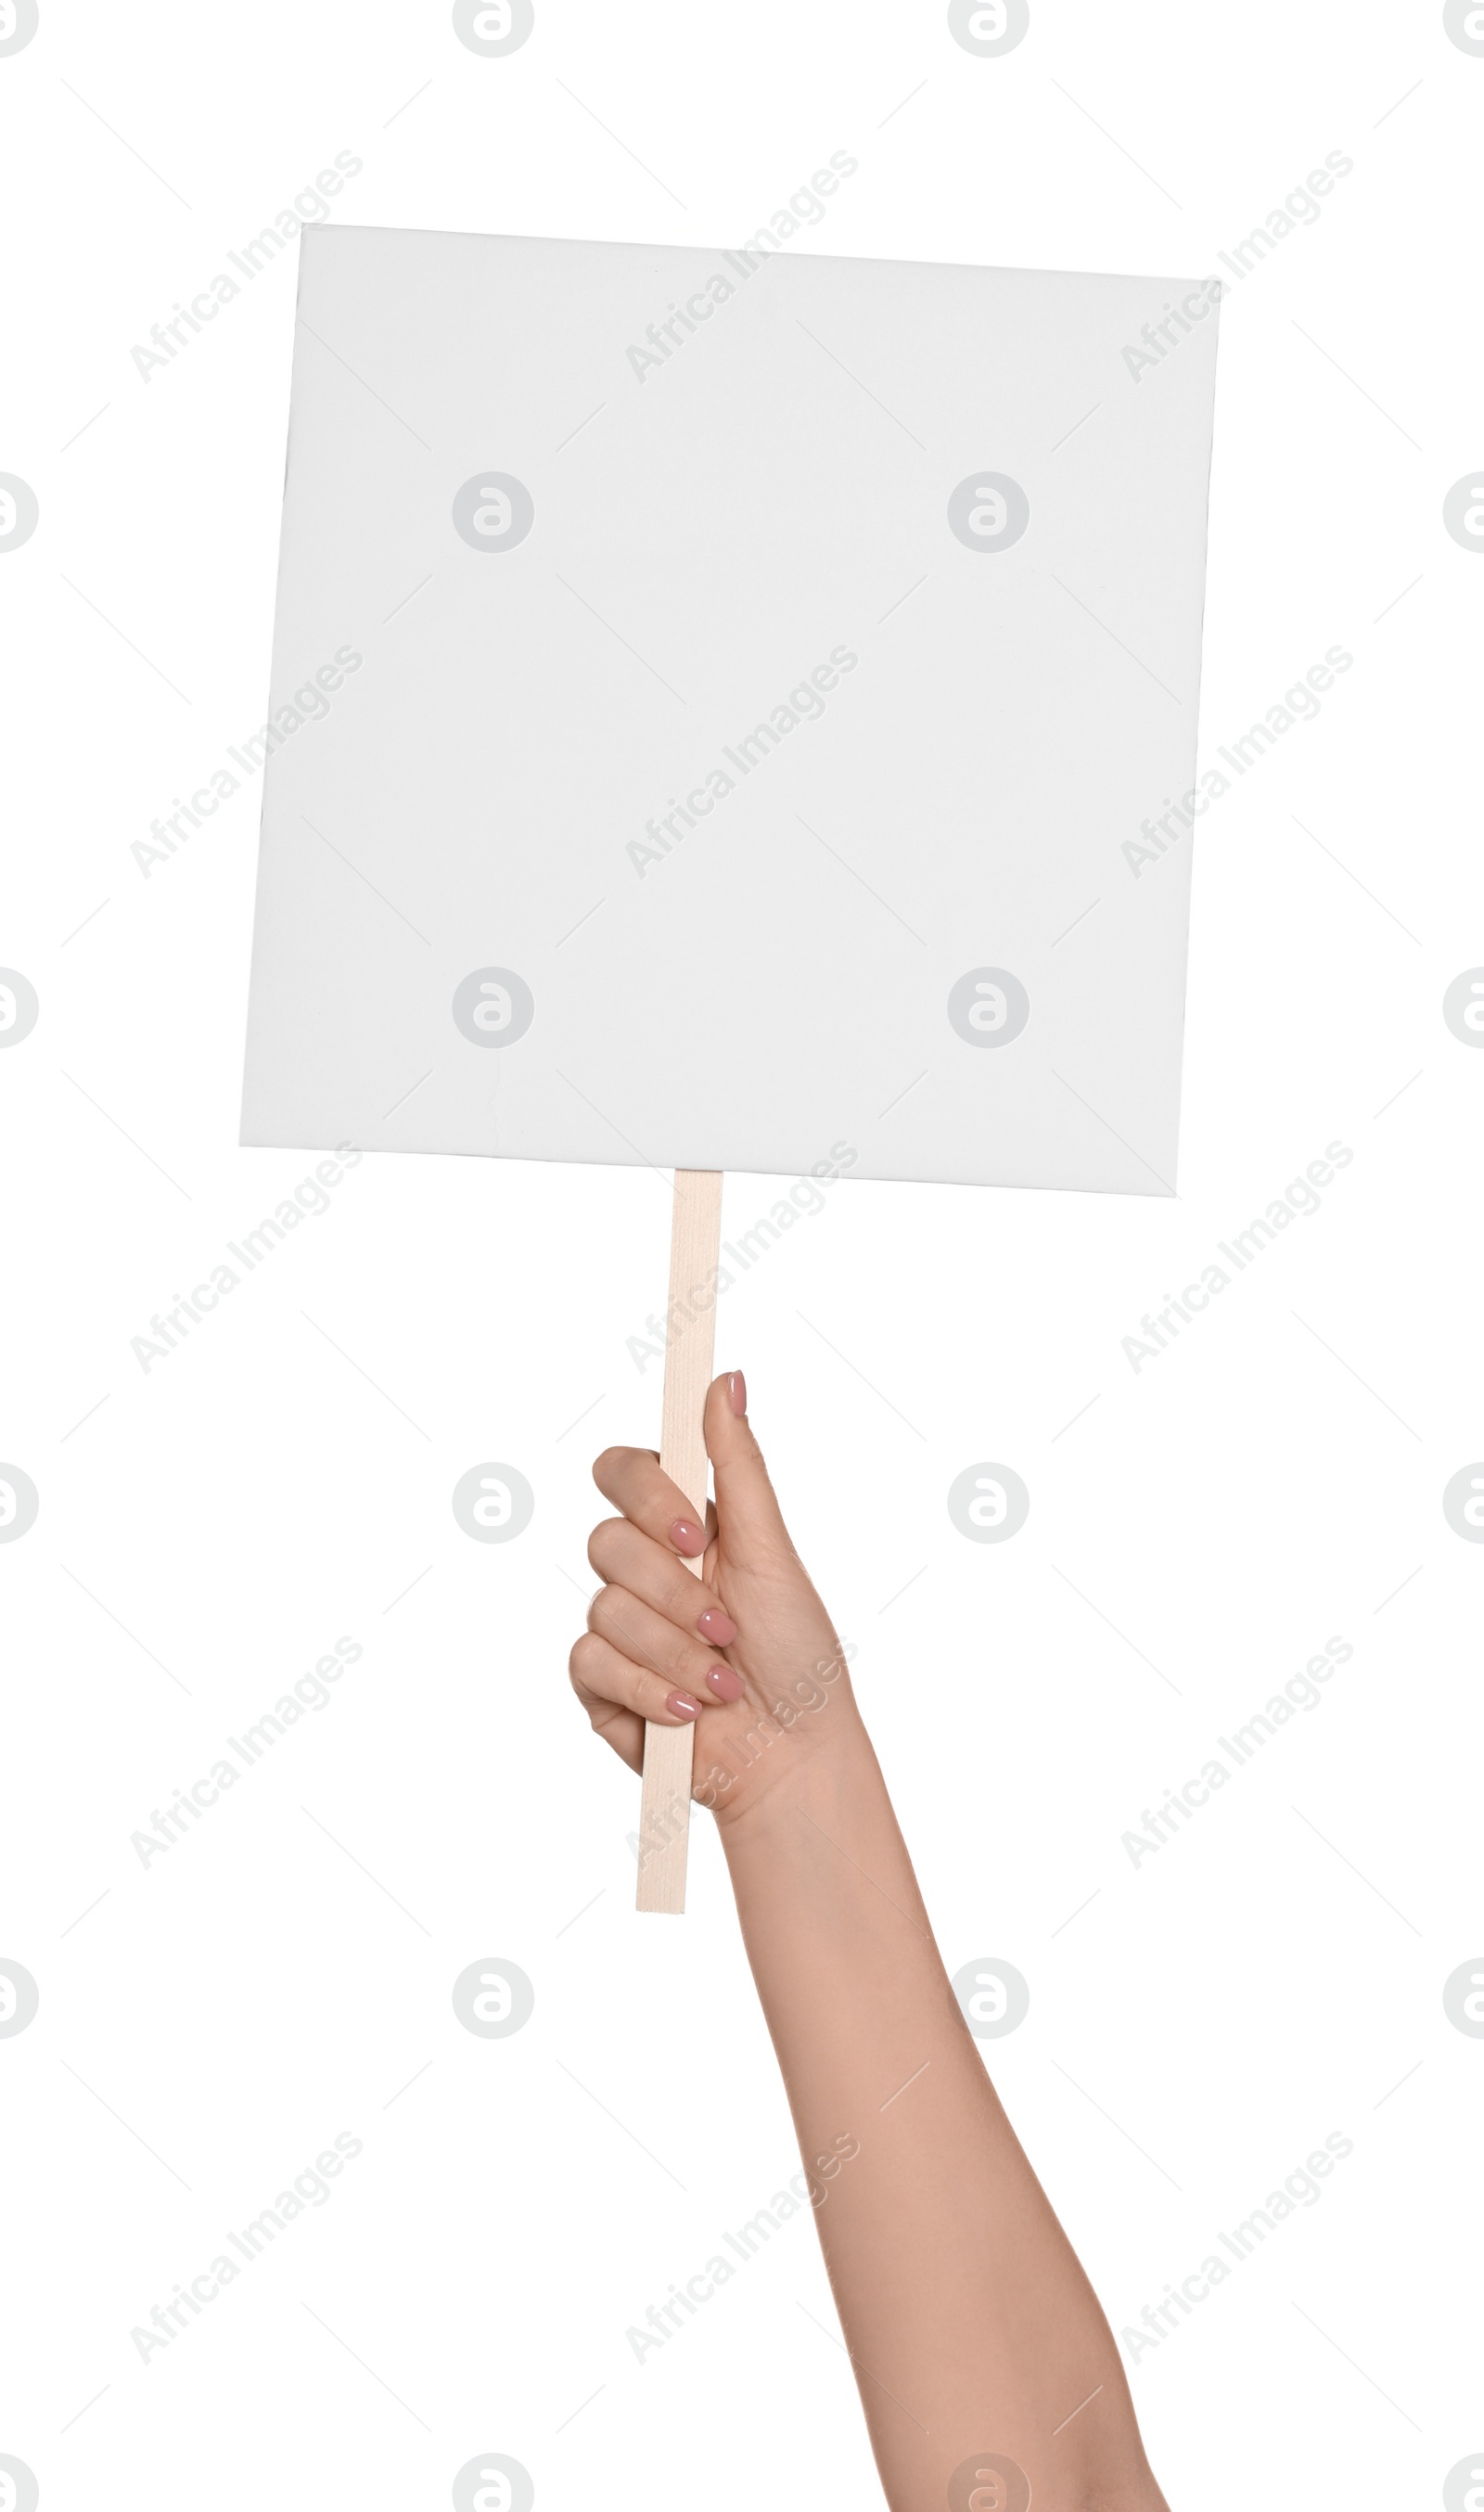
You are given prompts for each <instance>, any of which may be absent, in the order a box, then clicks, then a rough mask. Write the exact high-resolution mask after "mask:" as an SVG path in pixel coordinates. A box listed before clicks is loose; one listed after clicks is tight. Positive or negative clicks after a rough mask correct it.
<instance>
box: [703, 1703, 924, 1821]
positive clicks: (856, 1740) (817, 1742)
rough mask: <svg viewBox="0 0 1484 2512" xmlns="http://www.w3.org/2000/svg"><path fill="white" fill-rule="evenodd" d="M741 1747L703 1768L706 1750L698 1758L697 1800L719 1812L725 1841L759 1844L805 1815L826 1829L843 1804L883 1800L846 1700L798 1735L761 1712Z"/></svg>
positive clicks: (865, 1741)
mask: <svg viewBox="0 0 1484 2512" xmlns="http://www.w3.org/2000/svg"><path fill="white" fill-rule="evenodd" d="M697 1743H698V1747H699V1744H700V1740H699V1739H698V1740H697ZM741 1743H742V1748H743V1749H742V1751H741V1753H740V1754H739V1752H738V1751H737V1750H736V1749H733V1750H732V1751H730V1752H729V1753H728V1754H727V1755H726V1757H725V1761H724V1763H723V1762H722V1761H720V1760H719V1761H718V1762H717V1763H714V1764H709V1765H706V1766H705V1767H703V1753H702V1750H701V1749H698V1750H697V1754H696V1794H697V1796H698V1797H699V1798H700V1801H701V1802H702V1803H703V1804H707V1805H709V1806H710V1808H711V1811H712V1812H713V1813H714V1814H715V1816H716V1819H717V1828H718V1830H719V1831H720V1832H721V1834H722V1840H723V1843H726V1842H730V1841H733V1840H736V1839H739V1838H740V1837H742V1836H743V1835H744V1834H745V1836H746V1838H747V1839H748V1840H749V1842H752V1841H762V1839H764V1838H765V1837H766V1836H767V1835H769V1834H770V1833H771V1832H773V1831H774V1830H775V1829H776V1828H777V1827H778V1826H780V1825H790V1826H795V1827H797V1825H798V1821H799V1817H800V1815H801V1814H813V1815H814V1817H815V1819H816V1820H817V1821H818V1822H820V1823H822V1824H827V1825H828V1824H829V1823H830V1822H833V1821H834V1819H835V1818H836V1816H837V1814H838V1811H839V1809H840V1807H841V1806H842V1805H847V1804H857V1805H859V1804H861V1803H863V1802H865V1801H868V1800H869V1799H870V1797H871V1796H872V1795H873V1793H876V1792H879V1794H880V1795H881V1796H882V1797H884V1795H885V1783H884V1782H883V1780H882V1778H881V1772H880V1765H879V1762H878V1761H877V1758H876V1754H875V1752H874V1751H873V1749H872V1745H871V1739H870V1737H869V1736H868V1735H867V1733H866V1729H865V1726H864V1723H863V1721H862V1719H861V1715H860V1711H859V1710H858V1708H857V1707H856V1706H855V1703H854V1701H853V1700H852V1699H851V1698H850V1697H849V1696H848V1695H846V1696H844V1697H842V1698H841V1699H840V1700H838V1701H832V1702H831V1703H830V1705H829V1709H828V1712H827V1713H822V1714H821V1716H820V1718H819V1722H818V1723H817V1724H816V1723H815V1722H814V1721H813V1720H812V1719H811V1721H810V1722H809V1725H808V1727H807V1728H806V1729H805V1730H804V1731H803V1733H800V1731H799V1730H798V1728H797V1727H796V1728H794V1729H786V1728H785V1727H783V1726H782V1724H781V1723H780V1722H779V1721H778V1720H777V1719H776V1717H774V1718H768V1717H766V1716H765V1715H763V1714H762V1713H760V1715H759V1717H758V1719H757V1720H756V1721H755V1722H754V1725H753V1727H752V1728H751V1729H750V1730H749V1732H748V1735H747V1736H746V1737H745V1738H744V1739H743V1740H741ZM708 1782H709V1783H710V1785H708ZM728 1854H729V1851H728Z"/></svg>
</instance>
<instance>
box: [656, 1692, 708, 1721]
mask: <svg viewBox="0 0 1484 2512" xmlns="http://www.w3.org/2000/svg"><path fill="white" fill-rule="evenodd" d="M665 1707H666V1708H667V1709H668V1710H669V1712H670V1715H671V1717H672V1718H699V1716H700V1714H701V1704H700V1703H699V1702H698V1701H692V1700H691V1698H690V1695H689V1693H688V1692H667V1693H666V1695H665Z"/></svg>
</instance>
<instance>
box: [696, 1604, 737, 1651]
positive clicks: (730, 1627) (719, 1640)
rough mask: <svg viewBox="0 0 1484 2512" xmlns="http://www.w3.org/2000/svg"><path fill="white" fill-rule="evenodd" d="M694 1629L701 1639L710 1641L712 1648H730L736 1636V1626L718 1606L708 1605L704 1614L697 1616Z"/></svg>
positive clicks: (728, 1615)
mask: <svg viewBox="0 0 1484 2512" xmlns="http://www.w3.org/2000/svg"><path fill="white" fill-rule="evenodd" d="M695 1627H696V1629H697V1630H698V1631H699V1632H700V1634H701V1637H702V1639H703V1640H710V1642H711V1645H712V1647H713V1648H730V1646H731V1644H732V1641H733V1640H734V1639H735V1638H736V1636H737V1626H736V1624H735V1623H734V1622H733V1621H732V1618H731V1616H730V1614H725V1613H723V1612H722V1608H721V1606H720V1605H708V1606H707V1608H706V1611H705V1612H704V1614H697V1616H696V1618H695Z"/></svg>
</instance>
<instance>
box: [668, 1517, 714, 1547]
mask: <svg viewBox="0 0 1484 2512" xmlns="http://www.w3.org/2000/svg"><path fill="white" fill-rule="evenodd" d="M670 1541H671V1543H672V1544H673V1545H674V1547H675V1549H676V1550H677V1552H688V1553H691V1554H694V1553H697V1552H704V1551H705V1550H706V1533H705V1529H704V1528H703V1527H699V1526H697V1525H696V1523H695V1520H694V1519H693V1518H689V1517H674V1518H672V1519H671V1521H670Z"/></svg>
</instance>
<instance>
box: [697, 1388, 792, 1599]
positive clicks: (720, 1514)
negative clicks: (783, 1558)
mask: <svg viewBox="0 0 1484 2512" xmlns="http://www.w3.org/2000/svg"><path fill="white" fill-rule="evenodd" d="M704 1429H705V1433H706V1453H707V1455H708V1456H709V1457H710V1459H711V1465H712V1472H713V1474H714V1476H715V1480H716V1487H717V1524H718V1527H719V1529H720V1531H721V1534H722V1540H723V1541H724V1542H727V1543H729V1545H730V1547H731V1549H732V1550H734V1551H736V1552H740V1553H742V1554H744V1555H745V1554H747V1553H750V1552H777V1551H779V1550H782V1551H785V1552H789V1553H792V1551H793V1549H794V1548H793V1545H792V1543H791V1542H790V1539H789V1532H788V1529H787V1527H786V1526H785V1525H784V1523H783V1512H782V1511H781V1510H780V1509H779V1507H778V1498H777V1494H776V1493H775V1492H774V1490H773V1486H772V1484H771V1483H770V1482H769V1480H768V1474H767V1468H766V1466H765V1465H764V1464H763V1461H762V1449H761V1448H760V1447H759V1445H758V1442H757V1440H756V1439H755V1438H754V1436H753V1432H752V1425H751V1423H750V1422H749V1421H748V1418H747V1381H746V1379H745V1378H744V1377H743V1375H742V1372H741V1370H740V1369H732V1370H728V1371H727V1372H726V1373H725V1375H724V1376H723V1377H722V1378H714V1379H713V1380H712V1382H711V1385H710V1387H709V1388H708V1389H707V1391H706V1410H705V1416H704Z"/></svg>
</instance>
